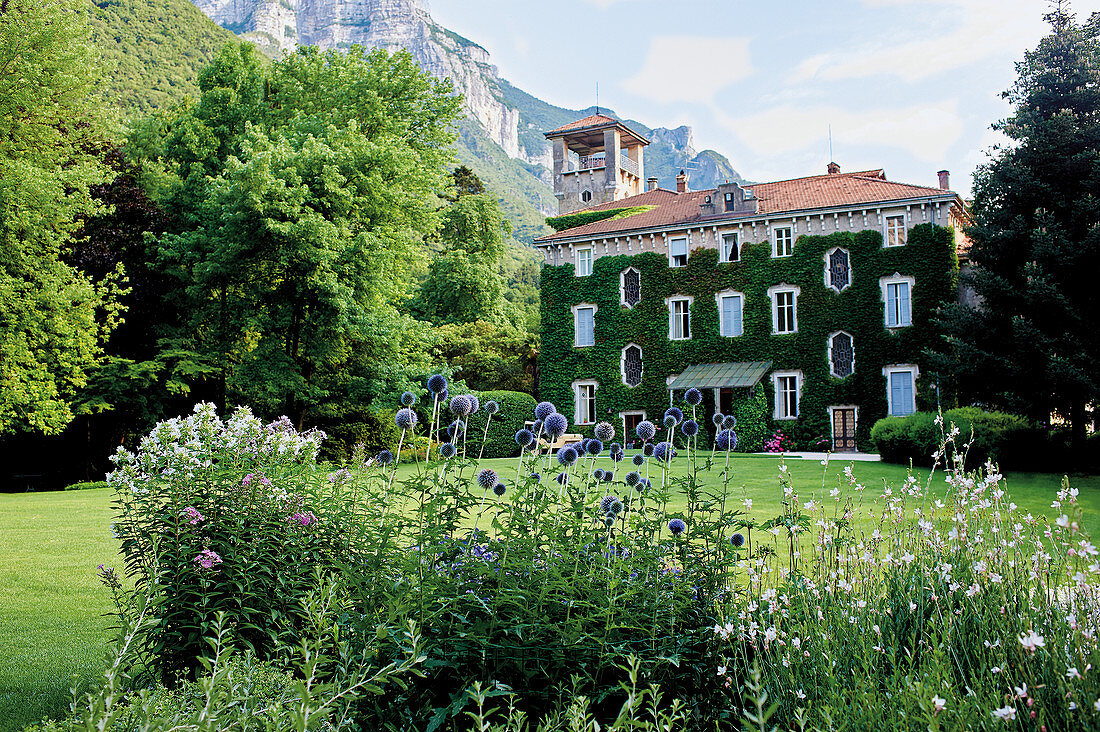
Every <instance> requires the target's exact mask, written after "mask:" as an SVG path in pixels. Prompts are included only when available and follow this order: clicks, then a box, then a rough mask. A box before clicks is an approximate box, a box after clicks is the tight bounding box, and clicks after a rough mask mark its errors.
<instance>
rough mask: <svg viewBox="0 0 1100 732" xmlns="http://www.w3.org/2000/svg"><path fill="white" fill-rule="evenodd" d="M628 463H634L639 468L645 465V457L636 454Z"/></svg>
mask: <svg viewBox="0 0 1100 732" xmlns="http://www.w3.org/2000/svg"><path fill="white" fill-rule="evenodd" d="M630 462H632V463H634V464H635V465H637V466H638V467H639V468H640V467H641V466H643V465H645V455H643V454H641V453H637V454H635V455H634V457H632V458H630Z"/></svg>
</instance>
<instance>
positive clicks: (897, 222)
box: [882, 214, 905, 247]
mask: <svg viewBox="0 0 1100 732" xmlns="http://www.w3.org/2000/svg"><path fill="white" fill-rule="evenodd" d="M885 228H886V230H885V231H884V232H883V236H884V238H883V240H882V243H883V246H887V247H900V246H905V214H899V215H897V216H887V217H886V223H885Z"/></svg>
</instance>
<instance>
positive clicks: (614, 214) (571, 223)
mask: <svg viewBox="0 0 1100 732" xmlns="http://www.w3.org/2000/svg"><path fill="white" fill-rule="evenodd" d="M651 208H653V206H624V207H622V208H604V209H600V210H599V211H579V212H577V213H571V214H564V215H562V216H551V217H549V218H548V219H546V225H547V226H549V227H550V228H552V229H553V230H554V231H565V230H566V229H575V228H577V227H578V226H584V225H585V224H592V223H595V222H597V221H606V220H607V219H624V218H626V217H627V216H633V215H634V214H637V213H642V212H643V211H649V210H650V209H651Z"/></svg>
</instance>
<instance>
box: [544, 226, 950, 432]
mask: <svg viewBox="0 0 1100 732" xmlns="http://www.w3.org/2000/svg"><path fill="white" fill-rule="evenodd" d="M758 231H759V232H760V239H759V240H758V241H756V242H751V241H746V242H745V243H743V244H742V247H741V257H740V261H738V262H731V263H719V262H718V252H717V251H716V250H714V249H706V248H696V249H693V250H692V252H691V257H690V258H689V260H688V264H687V266H686V267H677V268H673V267H669V266H668V259H667V257H666V256H665V255H664V254H663V253H659V252H640V253H637V254H633V255H628V254H621V255H614V256H600V257H598V258H596V260H595V261H594V262H593V268H592V274H591V275H590V276H588V277H576V276H574V268H573V265H572V264H563V265H558V266H553V265H543V268H542V280H541V282H542V285H541V295H542V297H541V315H542V321H541V322H542V328H541V340H542V347H541V350H540V354H539V379H540V384H539V386H540V394H541V396H542V397H543V398H544V399H548V400H549V401H551V402H553V403H555V404H557V405H558V407H559V409H560V411H561V412H562V413H564V414H572V411H573V389H572V382H573V381H574V380H576V379H595V380H596V381H597V382H598V383H599V388H598V389H597V391H596V412H597V414H599V415H606V414H608V410H609V409H610V410H611V411H610V414H612V415H614V414H617V413H618V412H620V411H625V410H635V409H644V410H646V412H647V415H648V416H649V418H650V419H655V420H659V419H660V417H661V415H662V414H664V410H665V409H666V408H667V407H668V391H667V386H666V382H665V378H666V377H667V376H668V375H669V374H675V373H680V372H682V371H683V370H684V368H686V367H687V366H689V365H692V364H702V363H715V362H729V361H770V362H771V363H772V370H788V369H790V370H796V369H797V370H800V371H801V372H802V374H803V378H804V381H803V385H802V398H801V402H800V413H801V416H800V418H799V419H798V420H796V421H783V422H780V423H775V424H773V423H772V420H771V413H772V409H771V405H772V404H773V388H772V383H771V379H770V376H769V375H765V376H764V379H763V380H762V381H761V382H760V384H759V385H758V386H757V392H758V393H760V392H763V399H764V409H765V417H764V419H765V421H766V422H767V425H766V428H765V432H766V433H767V434H768V435H770V434H771V433H772V432H773V431H774V430H775V428H776V427H780V428H782V430H783V431H784V433H786V434H789V435H791V437H792V438H793V439H794V441H795V445H796V448H798V449H806V448H813V447H814V446H815V443H816V442H817V441H818V440H819V439H820V438H821V437H822V436H823V435H824V436H826V437H828V436H829V435H830V434H831V425H830V423H829V411H828V407H829V406H834V405H836V406H839V405H849V404H854V405H858V406H859V421H858V424H857V432H856V441H857V444H858V446H859V447H860V449H863V450H866V449H868V448H869V447H870V444H871V442H870V432H871V425H872V424H874V422H875V421H876V420H877V419H879V418H881V417H884V416H886V413H887V397H886V378H885V376H883V373H882V367H883V366H884V365H886V364H895V363H898V364H901V363H913V364H918V365H920V364H921V362H922V361H923V357H922V352H923V351H924V350H925V349H928V348H930V347H932V346H933V345H934V344H936V343H938V342H939V338H940V336H939V334H938V332H937V331H936V328H935V327H934V325H933V323H932V316H933V314H934V313H935V312H936V310H937V309H938V308H939V307H940V306H941V305H942V304H943V303H945V302H950V301H952V300H954V299H955V297H956V295H957V281H958V257H957V255H956V252H955V239H954V233H953V231H952V230H951V229H949V228H944V227H940V226H933V225H932V224H920V225H917V226H915V227H913V228H912V229H910V230H909V234H908V238H907V242H906V244H905V246H902V247H883V246H882V234H881V233H880V232H878V231H874V230H864V231H858V232H835V233H832V234H829V235H826V236H823V235H820V234H803V235H801V236H799V238H798V240H797V241H796V242H795V245H794V254H793V256H790V257H784V258H780V259H777V258H773V257H772V256H771V243H770V241H769V239H768V235H767V233H766V232H764V230H763V227H760V229H758ZM746 238H747V237H746ZM833 247H843V248H844V249H846V250H847V251H848V254H849V261H850V265H851V285H850V286H849V287H847V288H845V290H844V291H843V292H841V293H837V292H835V291H833V290H831V289H829V288H827V287H826V286H825V281H824V268H825V254H826V252H828V251H829V250H831V249H832V248H833ZM627 267H634V268H635V269H637V270H638V271H639V272H640V273H641V292H642V299H641V302H639V303H638V304H637V305H636V306H635V307H634V308H627V307H625V306H623V305H622V304H621V303H620V295H619V276H620V273H621V272H622V271H623V270H624V269H626V268H627ZM895 272H897V273H900V274H902V275H907V276H911V277H913V278H914V279H915V281H916V285H915V287H914V289H913V293H912V319H913V325H912V326H910V327H906V328H899V329H896V330H895V331H893V332H891V331H888V330H887V329H886V328H885V327H884V325H883V322H884V305H883V302H882V291H881V287H880V285H879V279H880V278H881V277H886V276H890V275H893V274H894V273H895ZM780 283H787V284H791V285H797V286H798V287H799V288H800V294H799V297H798V332H797V333H794V334H789V335H772V332H771V328H772V315H771V300H770V298H769V297H768V288H769V287H771V286H772V285H776V284H780ZM726 289H731V290H734V291H737V292H740V293H743V294H744V296H745V305H744V314H743V324H744V334H743V335H741V336H738V337H736V338H723V337H720V336H719V335H718V306H717V303H716V301H715V293H717V292H720V291H722V290H726ZM670 295H688V296H692V297H694V303H693V305H692V306H691V330H692V337H691V339H690V340H685V341H670V340H669V338H668V328H667V323H668V306H667V305H666V304H665V298H667V297H669V296H670ZM582 302H584V303H592V304H594V305H596V306H597V307H598V308H599V309H598V311H597V312H596V316H595V330H594V336H595V345H593V346H589V347H583V348H576V347H574V345H573V342H574V333H573V328H574V326H573V314H572V312H571V310H570V308H571V307H572V306H573V305H577V304H579V303H582ZM839 330H843V331H845V332H847V333H849V334H851V335H852V337H853V339H854V343H855V372H854V373H853V374H851V375H850V376H848V377H847V378H843V379H838V378H835V377H833V376H831V375H830V373H829V364H828V360H827V353H828V346H827V339H828V337H829V335H830V334H831V333H833V332H835V331H839ZM627 343H636V344H638V345H639V346H640V347H641V349H642V359H643V364H644V372H643V375H642V383H641V384H640V385H638V386H636V387H628V386H626V385H624V384H623V383H622V378H621V376H620V360H621V354H622V349H623V347H624V346H626V344H627ZM924 371H925V369H922V374H923V372H924ZM916 387H917V390H916V395H915V396H916V402H917V408H918V409H921V408H923V409H930V408H933V407H935V405H936V390H935V383H934V381H933V379H931V378H929V377H926V376H923V375H922V376H921V377H920V378H918V379H917V384H916ZM707 392H708V393H705V394H704V402H703V405H704V407H705V412H706V413H705V418H706V419H707V420H708V421H707V422H706V427H707V428H708V429H709V428H710V421H709V419H710V416H711V413H712V412H713V409H714V405H713V403H712V401H713V400H712V398H711V396H710V395H709V390H707ZM679 397H680V393H677V398H679ZM739 419H740V418H739ZM616 420H617V418H616ZM700 422H701V423H702V421H700ZM616 423H617V425H619V426H620V428H621V422H618V421H617V422H616ZM748 426H749V425H748V424H747V423H746V424H745V425H744V427H740V426H739V428H738V432H739V438H740V433H741V431H742V430H743V429H745V428H747V427H748ZM577 431H578V432H584V433H585V434H590V433H591V428H585V429H577ZM755 446H756V441H755V437H754V438H753V439H752V440H748V439H746V440H740V444H739V448H738V449H739V450H749V449H751V448H753V447H755Z"/></svg>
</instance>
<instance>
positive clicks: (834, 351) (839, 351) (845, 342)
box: [828, 330, 856, 379]
mask: <svg viewBox="0 0 1100 732" xmlns="http://www.w3.org/2000/svg"><path fill="white" fill-rule="evenodd" d="M828 351H829V373H830V374H832V375H833V376H835V377H837V378H838V379H845V378H847V377H849V376H851V375H852V374H853V373H854V372H855V370H856V346H855V339H853V338H852V334H851V333H845V332H844V331H842V330H839V331H837V332H836V333H833V334H832V335H830V336H829V349H828Z"/></svg>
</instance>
